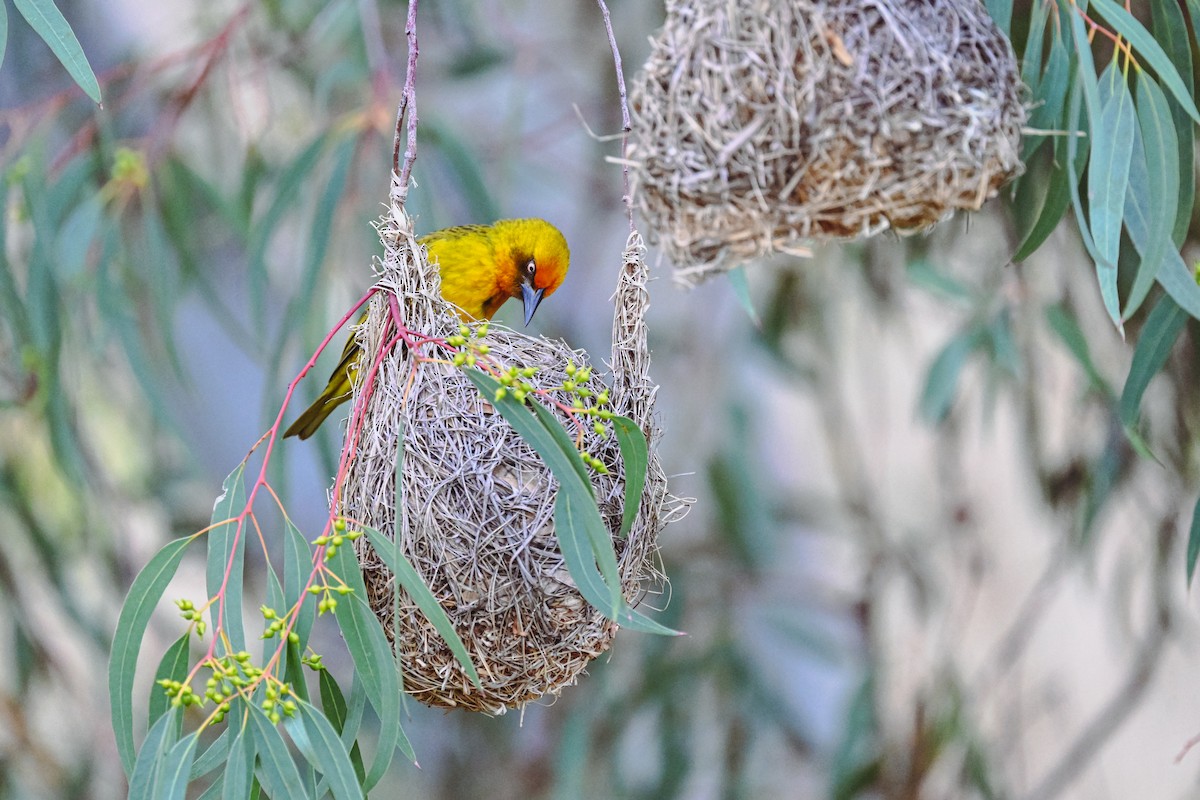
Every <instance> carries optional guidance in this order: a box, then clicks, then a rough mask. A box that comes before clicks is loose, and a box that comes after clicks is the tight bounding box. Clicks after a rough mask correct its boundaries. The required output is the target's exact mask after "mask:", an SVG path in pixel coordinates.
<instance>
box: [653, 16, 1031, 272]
mask: <svg viewBox="0 0 1200 800" xmlns="http://www.w3.org/2000/svg"><path fill="white" fill-rule="evenodd" d="M652 42H653V50H652V52H651V55H650V57H649V59H648V60H647V62H646V64H645V67H644V69H643V71H642V72H641V73H640V74H639V75H638V77H637V78H636V79H635V82H634V86H633V89H632V93H631V98H632V106H633V111H634V123H633V139H632V148H631V150H630V158H631V159H632V162H633V163H634V164H635V167H634V170H635V174H636V176H637V181H638V183H637V190H636V198H637V203H638V206H639V209H640V211H641V212H642V214H643V216H644V219H645V220H646V222H647V223H648V226H649V228H650V230H651V233H652V234H654V235H655V237H656V238H657V240H658V241H659V243H660V244H661V245H662V247H663V248H664V250H665V251H666V253H667V255H668V256H670V257H671V259H672V260H673V261H674V262H675V263H676V265H677V271H676V277H677V278H678V279H681V280H683V281H684V282H686V283H695V282H699V281H700V280H703V279H705V278H707V277H710V276H711V275H713V274H715V273H718V272H721V271H723V270H725V269H728V268H730V267H731V266H735V265H736V264H737V263H740V261H744V260H748V259H751V258H755V257H758V256H761V255H766V254H769V253H772V252H776V251H780V252H798V251H802V248H803V247H804V244H805V243H806V240H808V239H810V238H811V239H846V238H852V237H858V236H867V235H872V234H875V233H878V232H880V231H882V230H886V229H892V230H895V231H898V232H902V233H906V232H913V231H919V230H923V229H926V228H928V227H929V226H931V225H933V224H934V223H936V222H938V221H939V220H940V219H942V218H943V217H945V216H946V215H947V214H949V213H950V212H952V211H953V210H954V209H978V208H979V207H980V205H982V203H983V202H984V200H986V199H987V198H989V197H991V196H993V195H994V194H996V192H997V191H998V189H999V187H1000V186H1001V185H1003V184H1004V183H1005V182H1007V181H1008V180H1010V179H1011V178H1012V177H1014V176H1015V175H1017V174H1018V173H1019V172H1020V170H1021V163H1020V159H1019V142H1020V132H1021V127H1022V125H1023V124H1024V122H1025V116H1026V112H1025V107H1024V105H1023V103H1022V99H1021V91H1022V90H1021V82H1020V78H1019V75H1018V73H1017V64H1016V59H1015V57H1014V55H1013V52H1012V47H1011V45H1010V44H1009V42H1008V40H1007V39H1006V38H1005V37H1004V35H1003V33H1001V31H1000V30H999V29H998V28H997V27H996V25H995V24H994V23H993V22H992V20H991V18H990V17H988V15H987V11H986V10H985V8H984V5H983V3H982V2H980V0H938V2H930V1H929V0H738V2H728V0H668V2H667V18H666V21H665V23H664V25H663V28H662V30H661V31H660V32H659V33H658V34H657V35H656V36H655V38H654V39H653V40H652Z"/></svg>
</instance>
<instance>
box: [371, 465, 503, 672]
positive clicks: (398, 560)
mask: <svg viewBox="0 0 1200 800" xmlns="http://www.w3.org/2000/svg"><path fill="white" fill-rule="evenodd" d="M396 474H397V475H399V473H396ZM363 530H365V531H366V533H367V538H368V539H370V540H371V546H372V547H374V548H375V552H376V554H378V555H379V558H380V560H382V561H383V563H384V564H385V565H387V568H388V569H389V570H391V572H392V575H394V576H395V577H396V580H397V581H399V583H400V585H401V586H402V587H404V591H405V592H407V593H408V596H409V599H411V600H412V601H413V602H414V603H416V605H417V608H419V609H421V613H422V614H424V615H425V618H426V619H428V620H429V622H430V624H431V625H433V627H434V628H435V629H436V630H437V632H438V635H439V636H441V637H442V639H443V640H445V642H446V645H447V646H448V647H449V648H450V652H452V653H453V654H454V658H455V659H456V660H457V661H458V663H459V664H460V665H461V666H462V668H463V671H464V672H466V674H467V677H468V678H470V679H471V683H473V684H475V686H476V688H480V686H481V684H480V682H479V673H478V672H476V671H475V665H474V664H472V663H471V654H470V653H469V652H468V651H467V647H466V645H464V644H463V641H462V639H461V638H460V637H459V635H458V631H456V630H455V629H454V623H452V622H451V621H450V617H448V616H447V615H446V610H445V609H444V608H442V605H441V603H439V602H438V601H437V598H436V597H434V595H433V592H432V591H430V589H429V587H428V586H427V585H426V584H425V581H423V580H422V579H421V575H420V573H419V572H417V570H416V569H415V568H414V567H413V565H412V562H410V561H409V560H408V559H407V558H405V557H404V554H403V553H401V552H399V551H398V548H397V547H396V544H395V542H393V541H392V540H391V539H389V538H387V537H386V536H384V535H383V534H382V533H381V532H379V531H378V530H376V529H375V528H371V527H365V526H364V528H363Z"/></svg>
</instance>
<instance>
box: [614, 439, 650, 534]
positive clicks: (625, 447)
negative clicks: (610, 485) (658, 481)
mask: <svg viewBox="0 0 1200 800" xmlns="http://www.w3.org/2000/svg"><path fill="white" fill-rule="evenodd" d="M612 426H613V433H615V434H616V436H617V445H618V446H619V447H620V448H621V460H622V461H623V462H624V467H625V510H624V513H623V515H622V518H621V537H622V538H624V537H626V536H628V535H629V531H630V529H631V528H632V527H633V522H634V520H636V519H637V515H638V509H639V508H640V507H641V505H642V492H643V491H645V488H646V469H647V468H648V467H649V464H650V451H649V447H648V446H647V444H646V434H645V433H643V432H642V429H641V428H639V427H638V425H637V423H636V422H634V421H633V420H631V419H630V418H629V417H621V416H617V417H613V418H612Z"/></svg>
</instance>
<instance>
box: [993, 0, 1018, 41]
mask: <svg viewBox="0 0 1200 800" xmlns="http://www.w3.org/2000/svg"><path fill="white" fill-rule="evenodd" d="M987 10H988V14H989V15H990V16H991V18H992V19H993V20H995V22H996V25H997V26H998V27H999V28H1000V30H1002V31H1004V35H1005V36H1006V37H1007V36H1008V35H1009V27H1010V26H1011V25H1012V11H1013V0H987Z"/></svg>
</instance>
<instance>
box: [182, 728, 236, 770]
mask: <svg viewBox="0 0 1200 800" xmlns="http://www.w3.org/2000/svg"><path fill="white" fill-rule="evenodd" d="M232 730H233V729H232V728H231V727H228V726H227V727H226V728H225V730H223V731H221V735H220V736H218V737H217V739H216V741H215V742H213V743H212V744H210V745H209V746H208V748H207V749H206V750H205V751H204V752H203V753H201V754H200V757H199V758H197V759H196V761H195V763H194V764H192V774H191V778H192V780H196V779H197V778H202V777H204V776H205V775H207V774H208V773H210V772H212V771H213V770H214V769H216V768H217V767H221V766H224V765H225V762H226V760H227V759H228V758H229V743H230V742H231V741H232V740H233V734H232Z"/></svg>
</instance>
